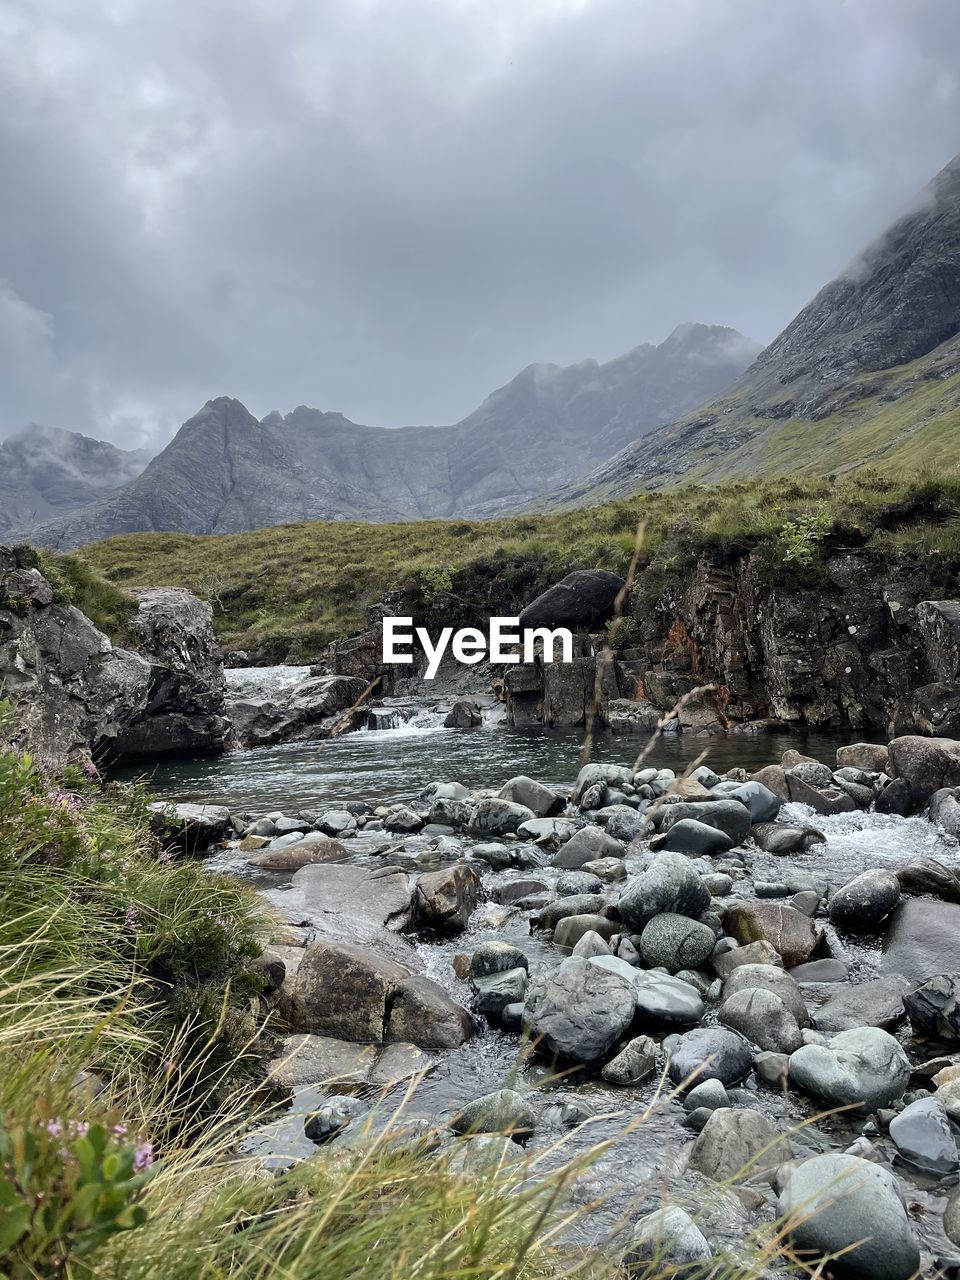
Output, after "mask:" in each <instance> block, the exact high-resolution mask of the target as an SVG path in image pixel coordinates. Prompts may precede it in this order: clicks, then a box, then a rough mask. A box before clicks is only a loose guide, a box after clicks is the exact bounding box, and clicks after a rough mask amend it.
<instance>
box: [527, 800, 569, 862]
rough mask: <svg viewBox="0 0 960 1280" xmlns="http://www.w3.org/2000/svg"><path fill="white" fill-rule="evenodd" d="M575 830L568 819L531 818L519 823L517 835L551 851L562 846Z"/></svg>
mask: <svg viewBox="0 0 960 1280" xmlns="http://www.w3.org/2000/svg"><path fill="white" fill-rule="evenodd" d="M559 798H560V797H558V799H559ZM561 803H562V800H561ZM577 830H578V827H577V826H576V824H575V823H573V822H571V821H570V820H569V818H531V819H530V820H529V822H521V824H520V826H519V827H517V835H518V836H519V837H520V839H521V840H533V841H536V842H537V843H539V844H541V845H542V846H543V847H544V848H547V847H549V848H551V849H553V848H558V847H559V846H560V845H562V844H564V843H565V842H566V841H567V840H569V839H570V837H571V836H572V835H575V834H576V832H577Z"/></svg>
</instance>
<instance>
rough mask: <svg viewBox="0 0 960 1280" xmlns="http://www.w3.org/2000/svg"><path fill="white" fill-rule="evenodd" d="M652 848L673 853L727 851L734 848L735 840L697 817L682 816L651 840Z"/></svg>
mask: <svg viewBox="0 0 960 1280" xmlns="http://www.w3.org/2000/svg"><path fill="white" fill-rule="evenodd" d="M650 848H651V849H666V850H668V851H669V852H671V853H693V854H697V855H698V856H699V855H703V854H713V853H726V851H727V850H728V849H732V848H733V841H732V840H731V839H730V837H729V836H728V835H727V834H726V832H724V831H720V830H719V829H718V828H717V827H711V826H708V825H707V823H705V822H698V821H697V819H696V818H681V819H680V821H679V822H675V823H673V825H672V826H670V827H669V828H668V829H667V830H666V831H665V832H663V834H661V835H658V836H654V838H653V839H652V840H651V841H650Z"/></svg>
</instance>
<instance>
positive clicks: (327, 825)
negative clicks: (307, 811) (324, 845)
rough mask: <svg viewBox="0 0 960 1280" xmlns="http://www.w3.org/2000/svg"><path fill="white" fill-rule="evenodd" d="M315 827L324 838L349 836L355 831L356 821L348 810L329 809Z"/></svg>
mask: <svg viewBox="0 0 960 1280" xmlns="http://www.w3.org/2000/svg"><path fill="white" fill-rule="evenodd" d="M317 826H318V827H319V828H320V830H321V831H322V832H323V834H324V835H325V836H350V835H353V833H354V832H355V831H356V829H357V820H356V818H355V817H354V816H353V814H352V813H350V811H349V810H348V809H329V810H328V811H327V812H326V813H325V814H323V815H322V816H321V818H320V819H319V821H318V822H317Z"/></svg>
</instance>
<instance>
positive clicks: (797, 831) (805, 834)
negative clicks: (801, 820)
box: [750, 822, 825, 858]
mask: <svg viewBox="0 0 960 1280" xmlns="http://www.w3.org/2000/svg"><path fill="white" fill-rule="evenodd" d="M750 835H751V837H752V839H753V841H754V843H755V844H756V846H757V848H759V849H763V850H764V852H765V853H772V854H773V855H774V857H777V858H784V857H787V856H788V855H789V854H792V853H806V851H807V850H808V849H810V848H811V847H812V846H813V845H815V844H823V843H824V840H825V837H824V836H823V835H822V834H821V833H820V832H819V831H815V830H813V828H812V827H797V826H792V825H790V824H789V823H786V822H758V823H755V824H754V826H752V827H751V828H750Z"/></svg>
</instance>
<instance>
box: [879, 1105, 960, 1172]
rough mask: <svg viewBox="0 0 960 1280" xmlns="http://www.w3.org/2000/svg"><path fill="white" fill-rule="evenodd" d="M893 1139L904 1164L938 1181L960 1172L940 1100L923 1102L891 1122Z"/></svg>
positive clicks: (906, 1110)
mask: <svg viewBox="0 0 960 1280" xmlns="http://www.w3.org/2000/svg"><path fill="white" fill-rule="evenodd" d="M890 1137H891V1138H892V1139H893V1142H894V1145H895V1146H896V1148H897V1153H898V1154H899V1156H900V1158H901V1159H902V1160H906V1162H907V1163H908V1164H912V1165H913V1166H914V1168H916V1169H922V1170H923V1172H924V1173H932V1174H935V1175H936V1176H937V1177H944V1176H945V1175H947V1174H951V1173H956V1172H957V1170H958V1169H960V1152H958V1150H957V1140H956V1138H955V1136H954V1133H953V1130H952V1128H951V1127H950V1121H949V1119H948V1117H947V1113H946V1111H945V1110H944V1108H943V1103H942V1102H940V1101H939V1099H937V1098H919V1099H918V1100H917V1101H916V1102H911V1103H910V1105H909V1106H907V1107H904V1109H903V1110H902V1111H901V1112H900V1113H899V1114H898V1115H896V1116H894V1118H893V1119H892V1120H891V1121H890Z"/></svg>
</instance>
